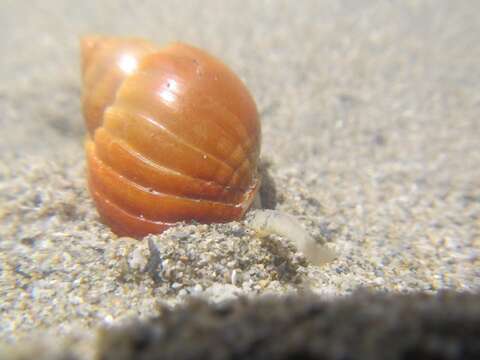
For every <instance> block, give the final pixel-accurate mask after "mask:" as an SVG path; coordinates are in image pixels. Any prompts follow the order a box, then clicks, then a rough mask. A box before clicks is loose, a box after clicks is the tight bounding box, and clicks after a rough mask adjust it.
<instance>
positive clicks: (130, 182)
mask: <svg viewBox="0 0 480 360" xmlns="http://www.w3.org/2000/svg"><path fill="white" fill-rule="evenodd" d="M93 151H94V161H96V162H100V163H101V164H102V166H104V167H106V168H107V169H108V171H110V172H111V173H112V174H115V175H116V176H118V177H119V178H120V179H121V180H122V181H124V182H125V183H126V184H128V185H130V186H131V187H132V188H134V189H137V190H139V191H142V192H144V193H148V194H152V195H155V196H158V197H171V198H174V199H180V200H187V201H192V202H198V201H202V202H203V203H206V204H209V205H216V204H218V205H226V206H229V207H238V206H240V204H239V203H225V202H222V201H212V200H207V199H195V198H191V197H189V196H179V195H175V194H168V193H164V192H161V191H158V190H156V189H151V188H148V187H145V186H142V185H140V184H137V183H136V182H135V181H133V180H131V179H129V178H128V177H126V176H124V174H122V173H120V172H118V171H116V170H115V169H114V168H112V167H111V166H110V165H109V164H106V163H105V162H104V161H102V160H101V159H100V158H99V157H98V155H97V152H96V149H94V150H93ZM110 201H111V202H112V203H115V201H113V200H112V199H110ZM117 205H118V204H117Z"/></svg>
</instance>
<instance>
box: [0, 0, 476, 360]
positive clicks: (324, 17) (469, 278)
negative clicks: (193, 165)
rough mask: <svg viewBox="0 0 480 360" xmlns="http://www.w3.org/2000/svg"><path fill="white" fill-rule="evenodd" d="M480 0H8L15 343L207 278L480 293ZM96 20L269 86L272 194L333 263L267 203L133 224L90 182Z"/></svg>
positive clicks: (244, 283) (4, 229) (173, 299)
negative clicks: (85, 43) (87, 75)
mask: <svg viewBox="0 0 480 360" xmlns="http://www.w3.org/2000/svg"><path fill="white" fill-rule="evenodd" d="M479 11H480V3H479V2H477V1H474V0H472V1H461V2H452V1H447V0H445V1H413V0H412V1H403V2H383V1H373V0H372V1H359V2H355V1H341V2H340V1H302V2H293V1H229V2H224V1H213V0H212V1H186V2H181V4H180V3H179V2H175V1H162V2H155V1H144V2H141V4H140V5H139V4H136V2H134V1H123V2H117V1H110V0H108V1H102V2H96V1H90V0H84V1H81V2H75V3H74V2H73V1H61V0H55V1H53V0H50V1H34V2H31V1H2V2H1V4H0V23H1V24H2V25H3V27H4V29H7V30H8V31H4V32H2V34H0V39H1V41H0V43H1V44H2V48H3V49H2V56H0V79H1V81H0V126H1V134H2V141H1V142H0V314H1V321H0V342H1V343H5V344H17V343H18V342H19V341H23V340H25V339H32V338H36V337H38V338H45V337H51V336H55V337H57V336H59V338H64V339H67V340H66V342H67V344H68V346H70V347H75V346H84V345H85V344H89V343H90V341H93V340H92V339H94V337H95V331H96V329H98V328H99V327H102V326H111V325H115V324H119V323H122V322H124V321H127V320H131V319H138V318H139V319H146V318H149V317H151V316H155V315H157V314H159V312H161V309H162V306H164V305H165V304H167V305H174V304H179V303H182V302H183V301H184V300H185V299H188V298H189V297H190V296H192V295H193V296H198V297H202V298H204V299H207V300H210V301H213V302H221V301H223V300H225V299H234V298H237V297H239V296H243V295H246V296H248V297H252V298H255V297H257V296H259V295H265V294H287V293H296V294H299V293H302V292H309V293H311V292H313V293H315V294H318V296H320V298H321V299H325V300H328V299H335V298H336V297H346V296H349V295H350V294H351V293H352V292H354V291H355V290H356V289H358V288H367V289H370V290H372V291H378V292H385V293H389V294H395V293H411V292H418V291H422V292H428V293H432V294H435V293H437V292H438V291H440V290H446V289H448V290H454V291H457V292H472V293H476V292H478V291H479V290H480V120H479V119H480V64H479V61H478V59H480V43H479V42H478V34H480V22H479V21H478V13H479ZM91 33H100V34H108V35H128V36H139V37H143V38H146V39H150V40H151V41H153V42H155V43H157V44H166V43H168V42H171V41H177V40H179V41H184V42H187V43H191V44H194V45H196V46H198V47H201V48H203V49H205V50H207V51H209V52H210V53H212V54H214V55H215V56H217V57H219V58H220V59H222V60H223V61H224V62H225V63H226V64H228V65H229V66H230V67H231V68H232V69H233V70H234V71H235V72H236V73H237V74H238V75H239V76H240V78H241V79H242V80H243V81H244V82H245V83H246V84H247V86H248V88H249V89H250V91H251V93H252V95H253V97H254V98H255V100H256V102H257V106H258V110H259V113H260V116H261V122H262V151H261V159H262V169H263V170H264V171H266V172H268V176H269V178H270V179H271V181H270V182H269V184H268V187H269V189H270V192H271V193H273V194H274V195H273V199H270V201H271V203H270V204H269V206H270V207H272V206H274V207H275V210H277V211H279V212H281V213H285V214H288V215H290V216H292V217H293V218H295V219H296V221H298V223H299V224H300V225H301V226H302V227H303V228H304V229H305V230H306V231H307V232H308V233H309V234H310V235H311V236H313V238H314V239H316V241H318V243H319V244H322V245H323V246H327V247H328V248H330V249H332V250H334V251H335V252H336V254H337V258H336V259H335V260H334V261H332V262H329V263H328V264H326V265H323V266H321V267H319V266H315V265H313V264H311V263H309V261H308V260H307V259H306V258H305V257H304V256H303V254H301V253H299V252H298V251H297V250H296V248H295V245H294V244H293V243H292V242H291V241H289V239H286V238H284V237H281V236H271V237H269V238H267V239H265V238H263V239H262V238H260V237H258V236H257V234H256V233H255V232H254V231H252V229H251V228H250V227H249V226H248V220H246V221H240V222H233V223H228V224H213V225H197V224H188V223H180V224H178V225H177V226H175V227H174V228H172V229H170V230H168V231H167V232H165V233H163V234H161V235H151V236H149V237H148V238H147V239H144V240H143V241H137V240H134V239H130V238H120V239H118V238H117V236H115V235H114V234H113V233H112V232H111V231H110V230H109V229H108V228H107V227H106V226H104V225H103V224H102V223H101V222H100V221H99V217H98V215H97V212H96V210H95V207H94V204H93V202H92V200H91V198H90V196H89V193H88V190H87V187H86V168H85V167H86V164H85V154H84V149H83V142H84V137H85V130H84V126H83V119H82V116H81V110H80V93H81V89H80V75H79V74H80V70H79V67H80V65H79V60H80V59H79V38H80V37H81V36H82V35H85V34H91ZM267 190H268V189H267ZM152 249H154V250H152ZM152 251H153V253H155V259H156V260H155V261H156V263H155V264H156V265H155V267H154V268H152V267H151V266H150V267H149V266H147V265H148V264H149V263H151V261H152V260H151V259H152V256H153V255H152V254H153V253H152ZM79 344H80V345H79ZM82 354H83V355H82V357H84V358H89V357H90V356H91V354H88V353H87V352H84V353H82Z"/></svg>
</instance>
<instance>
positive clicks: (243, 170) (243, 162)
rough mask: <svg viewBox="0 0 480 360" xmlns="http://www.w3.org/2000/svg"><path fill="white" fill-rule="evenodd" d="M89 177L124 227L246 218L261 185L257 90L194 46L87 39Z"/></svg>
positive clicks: (103, 210)
mask: <svg viewBox="0 0 480 360" xmlns="http://www.w3.org/2000/svg"><path fill="white" fill-rule="evenodd" d="M81 48H82V49H81V50H82V76H83V97H82V105H83V114H84V118H85V123H86V127H87V129H88V133H89V135H88V137H87V140H86V145H85V147H86V153H87V163H88V183H89V188H90V193H91V195H92V197H93V199H94V201H95V204H96V207H97V210H98V212H99V214H100V217H101V218H102V221H103V222H104V223H106V224H107V225H109V226H110V227H111V229H112V230H113V231H114V232H115V233H117V234H118V235H128V236H133V237H137V238H138V237H142V236H145V235H147V234H149V233H160V232H162V231H163V230H165V229H166V228H168V227H169V226H171V225H172V224H174V223H175V222H178V221H191V220H194V221H197V222H200V223H212V222H227V221H231V220H236V219H240V218H242V217H243V215H244V214H245V212H246V210H247V209H248V208H249V206H250V204H251V202H252V201H253V198H254V196H255V194H256V192H257V190H258V187H259V177H258V173H257V162H258V156H259V151H260V138H261V134H260V132H261V130H260V122H259V119H258V113H257V109H256V106H255V102H254V101H253V99H252V97H251V95H250V93H249V92H248V90H247V89H246V87H245V86H244V85H243V83H242V82H241V81H240V80H239V79H238V77H237V76H236V75H235V74H234V73H233V72H232V71H231V70H229V69H228V68H227V67H226V66H225V65H224V64H222V63H221V62H220V61H219V60H217V59H215V58H213V57H212V56H210V55H208V54H206V53H205V52H204V51H202V50H200V49H197V48H194V47H192V46H189V45H185V44H181V43H174V44H171V45H168V46H166V47H164V48H157V47H156V46H155V45H153V44H151V43H149V42H147V41H144V40H140V39H131V38H126V39H124V38H112V37H101V36H90V37H86V38H84V39H82V42H81Z"/></svg>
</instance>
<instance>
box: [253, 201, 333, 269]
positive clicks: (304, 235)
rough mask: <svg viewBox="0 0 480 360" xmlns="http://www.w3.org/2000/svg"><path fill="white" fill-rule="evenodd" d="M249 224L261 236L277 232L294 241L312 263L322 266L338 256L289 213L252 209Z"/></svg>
mask: <svg viewBox="0 0 480 360" xmlns="http://www.w3.org/2000/svg"><path fill="white" fill-rule="evenodd" d="M247 224H248V226H249V227H250V228H252V229H253V230H254V231H255V232H256V233H257V234H258V235H259V236H268V235H270V234H276V235H280V236H284V237H286V238H287V239H289V240H290V241H292V242H293V243H294V244H295V245H296V247H297V249H298V250H299V251H300V252H301V253H303V255H304V256H305V257H306V258H307V260H308V261H310V262H311V263H312V264H314V265H317V266H321V265H324V264H326V263H328V262H330V261H332V260H333V259H335V258H336V254H335V252H334V251H333V250H331V249H329V248H328V247H326V246H322V245H320V244H318V243H317V242H315V239H313V237H312V236H310V234H309V233H308V232H307V231H306V230H305V229H304V228H303V227H302V226H301V225H300V224H299V223H298V221H297V220H296V219H295V218H293V217H291V216H290V215H288V214H285V213H282V212H280V211H274V210H256V211H252V213H251V215H250V217H249V220H248V222H247Z"/></svg>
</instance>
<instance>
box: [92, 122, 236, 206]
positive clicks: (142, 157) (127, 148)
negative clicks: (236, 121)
mask: <svg viewBox="0 0 480 360" xmlns="http://www.w3.org/2000/svg"><path fill="white" fill-rule="evenodd" d="M103 130H104V131H105V132H107V133H108V134H109V136H111V137H112V138H113V139H114V141H115V142H116V143H117V144H118V146H121V147H122V148H123V149H124V150H125V151H127V152H128V153H129V154H131V155H132V156H133V157H135V159H136V160H139V161H141V162H142V163H144V164H146V166H148V167H150V168H151V169H153V170H154V171H157V172H159V173H161V172H162V171H165V172H170V173H171V174H174V175H176V176H179V177H183V178H185V179H191V180H195V181H199V182H200V183H202V184H207V183H213V184H214V185H216V186H217V187H218V188H220V189H222V191H223V193H225V192H226V190H225V185H222V184H220V183H218V182H216V181H214V180H204V179H202V178H199V177H195V176H191V175H188V174H185V173H183V172H181V171H179V170H176V169H172V168H170V167H168V166H164V165H160V164H157V163H156V162H155V161H153V160H152V159H150V158H149V157H148V156H146V155H144V154H141V153H140V152H138V151H137V150H136V149H135V148H134V147H133V146H132V145H130V144H129V143H128V142H127V141H125V140H124V139H122V138H119V137H117V136H115V135H114V134H112V133H111V132H110V131H109V130H108V129H107V128H103ZM97 156H98V158H99V159H100V160H102V161H103V162H104V163H106V165H109V166H111V165H110V164H108V162H106V161H105V160H103V159H102V158H101V156H100V155H99V154H98V153H97ZM111 167H112V166H111ZM112 168H113V167H112ZM113 170H115V171H117V172H118V173H120V171H118V170H117V169H115V168H113ZM122 175H124V176H125V177H126V178H128V179H129V180H131V181H134V179H131V178H129V177H128V176H126V175H125V174H122ZM230 189H231V190H232V191H231V192H232V193H234V194H235V196H236V195H238V194H240V193H241V192H243V189H241V188H236V187H231V186H230ZM160 192H162V191H160ZM163 193H165V194H169V195H175V194H173V193H170V192H163ZM191 198H192V199H204V198H203V197H191ZM219 202H222V201H219ZM224 203H226V204H229V203H230V202H224Z"/></svg>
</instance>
